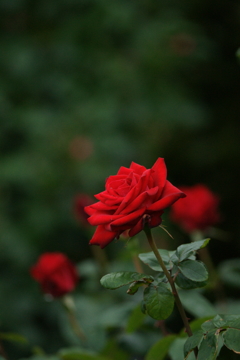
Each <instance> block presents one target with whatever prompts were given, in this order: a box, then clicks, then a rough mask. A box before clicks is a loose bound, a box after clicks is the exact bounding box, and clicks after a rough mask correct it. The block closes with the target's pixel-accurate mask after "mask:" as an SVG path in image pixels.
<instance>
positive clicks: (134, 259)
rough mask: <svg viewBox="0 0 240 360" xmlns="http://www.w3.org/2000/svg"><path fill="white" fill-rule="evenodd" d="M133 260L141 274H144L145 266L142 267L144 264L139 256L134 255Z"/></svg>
mask: <svg viewBox="0 0 240 360" xmlns="http://www.w3.org/2000/svg"><path fill="white" fill-rule="evenodd" d="M132 260H133V264H134V266H135V269H136V271H137V272H139V273H140V274H143V268H142V265H141V263H140V260H139V258H138V256H137V255H133V257H132Z"/></svg>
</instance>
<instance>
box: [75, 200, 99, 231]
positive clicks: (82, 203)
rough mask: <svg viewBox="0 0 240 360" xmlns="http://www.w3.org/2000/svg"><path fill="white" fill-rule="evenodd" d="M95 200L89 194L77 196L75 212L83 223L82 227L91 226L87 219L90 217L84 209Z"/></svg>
mask: <svg viewBox="0 0 240 360" xmlns="http://www.w3.org/2000/svg"><path fill="white" fill-rule="evenodd" d="M93 202H94V200H93V199H92V198H91V197H90V196H88V195H87V194H78V195H76V196H75V199H74V203H73V212H74V215H75V217H76V219H77V220H78V221H80V222H81V223H82V225H85V226H86V225H87V226H89V223H88V221H87V219H88V218H89V215H88V214H87V213H86V212H85V210H84V208H85V207H86V206H88V205H91V204H92V203H93Z"/></svg>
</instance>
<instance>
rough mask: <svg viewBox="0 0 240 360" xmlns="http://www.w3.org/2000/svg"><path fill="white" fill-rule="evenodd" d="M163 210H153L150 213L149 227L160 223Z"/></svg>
mask: <svg viewBox="0 0 240 360" xmlns="http://www.w3.org/2000/svg"><path fill="white" fill-rule="evenodd" d="M162 214H163V211H159V212H155V213H153V214H151V215H150V220H149V222H148V224H149V226H150V227H156V226H158V225H160V224H161V223H162V219H161V215H162Z"/></svg>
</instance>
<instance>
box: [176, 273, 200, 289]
mask: <svg viewBox="0 0 240 360" xmlns="http://www.w3.org/2000/svg"><path fill="white" fill-rule="evenodd" d="M175 283H176V284H177V286H179V287H180V288H181V289H186V290H189V289H196V288H200V287H204V286H206V284H207V282H206V281H192V280H190V279H187V278H186V276H184V275H183V274H182V273H179V274H178V276H177V277H176V279H175Z"/></svg>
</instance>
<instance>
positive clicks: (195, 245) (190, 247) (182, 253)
mask: <svg viewBox="0 0 240 360" xmlns="http://www.w3.org/2000/svg"><path fill="white" fill-rule="evenodd" d="M209 241H210V239H204V240H198V241H194V242H192V243H190V244H184V245H180V246H179V247H178V248H177V250H176V255H177V256H178V258H179V261H183V260H185V259H188V258H189V256H190V255H192V253H194V252H195V251H197V250H199V249H202V248H204V247H205V246H207V244H208V243H209Z"/></svg>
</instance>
